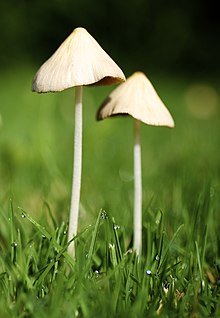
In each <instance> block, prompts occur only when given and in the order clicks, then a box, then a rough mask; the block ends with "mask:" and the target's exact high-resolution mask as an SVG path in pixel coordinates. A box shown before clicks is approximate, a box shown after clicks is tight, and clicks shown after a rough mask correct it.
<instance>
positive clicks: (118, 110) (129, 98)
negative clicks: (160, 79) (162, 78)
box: [97, 72, 174, 127]
mask: <svg viewBox="0 0 220 318" xmlns="http://www.w3.org/2000/svg"><path fill="white" fill-rule="evenodd" d="M119 114H128V115H130V116H132V117H134V118H136V119H138V120H140V121H142V122H143V123H145V124H148V125H154V126H168V127H174V121H173V118H172V116H171V115H170V113H169V111H168V109H167V108H166V106H165V105H164V103H163V102H162V101H161V99H160V97H159V96H158V95H157V93H156V91H155V89H154V87H153V85H152V84H151V82H150V81H149V80H148V78H147V77H146V76H145V74H144V73H142V72H135V73H134V74H133V75H131V76H130V77H129V78H128V79H127V80H126V82H124V83H122V84H121V85H119V86H118V87H116V88H115V89H114V90H113V91H112V92H111V94H110V95H109V96H108V97H107V98H106V100H105V101H104V102H103V104H102V105H101V107H100V109H99V111H98V113H97V119H98V120H101V119H104V118H107V117H110V116H114V115H119Z"/></svg>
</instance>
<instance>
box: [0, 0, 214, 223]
mask: <svg viewBox="0 0 220 318" xmlns="http://www.w3.org/2000/svg"><path fill="white" fill-rule="evenodd" d="M214 6H215V4H214V3H211V2H205V1H199V0H193V1H190V2H189V1H188V2H186V1H178V2H177V1H166V2H162V1H160V2H159V1H153V0H151V1H144V0H136V1H131V0H127V1H101V0H96V1H93V2H91V1H88V0H80V1H70V0H62V1H61V0H54V1H52V0H48V1H42V0H38V1H31V0H30V1H14V0H10V1H1V10H0V12H1V13H0V30H1V50H0V70H1V76H0V201H1V203H2V205H6V206H7V205H8V201H9V198H12V199H13V202H14V204H15V205H16V206H17V205H21V206H22V207H23V208H25V209H26V210H28V211H31V212H32V213H36V214H39V213H42V211H43V210H44V202H45V201H46V202H48V203H49V205H50V207H51V209H52V210H53V212H54V213H55V214H56V215H57V217H58V218H60V219H65V220H67V218H68V211H69V201H70V191H71V180H72V175H71V174H72V157H73V128H74V127H73V123H74V107H73V103H74V90H73V89H69V90H66V91H65V92H61V93H59V94H58V93H56V94H41V95H38V94H36V93H32V92H31V82H32V79H33V77H34V74H35V72H36V71H37V69H38V68H39V66H40V65H41V64H42V63H43V62H44V61H45V60H46V59H47V58H49V56H50V55H51V54H52V53H53V52H54V51H55V49H56V48H57V47H58V46H59V45H60V44H61V43H62V41H63V40H64V39H65V38H66V37H67V36H68V35H69V34H70V33H71V32H72V30H73V29H74V28H75V27H77V26H83V27H85V28H87V30H88V31H89V33H90V34H91V35H92V36H93V37H94V38H95V39H96V40H97V41H98V42H99V43H100V45H101V46H102V47H103V48H104V49H105V50H106V51H107V52H108V53H109V54H110V56H111V57H112V58H113V59H114V60H115V61H116V62H117V63H118V65H119V66H120V67H121V68H122V70H123V71H124V73H125V75H126V76H129V75H131V74H132V73H133V72H134V71H136V70H141V71H143V72H145V73H146V75H147V76H148V77H149V78H150V80H151V81H152V83H153V85H154V86H155V88H156V90H157V92H158V93H159V95H160V96H161V98H162V100H163V101H164V103H165V104H166V106H167V107H168V109H169V110H170V112H171V114H172V115H173V117H174V120H175V123H176V127H175V129H167V128H162V127H159V128H157V127H150V126H146V125H142V156H143V207H144V211H145V210H146V209H147V206H148V205H149V202H153V203H152V204H153V207H154V208H155V209H156V208H160V209H163V210H164V211H169V213H170V215H172V216H173V214H172V211H175V209H177V208H178V205H181V203H180V201H181V200H182V199H181V198H187V200H186V201H187V202H188V203H187V204H188V205H189V209H190V205H191V204H192V203H193V202H194V200H197V199H198V196H199V193H200V191H201V189H202V188H203V187H204V186H205V185H206V184H207V183H209V184H211V189H212V191H213V193H217V194H219V192H220V184H219V181H220V165H219V162H220V150H219V136H220V100H219V98H220V97H219V94H220V90H219V85H220V80H219V75H218V74H219V71H220V63H219V56H220V46H219V34H220V25H219V21H218V16H217V8H215V7H214ZM112 89H113V87H97V88H85V90H84V92H85V95H84V136H83V143H84V154H83V179H82V196H81V202H82V205H81V221H80V222H81V226H83V227H84V225H85V224H88V223H89V222H90V220H91V219H93V217H94V216H96V215H97V213H98V211H99V209H100V208H105V209H107V210H109V211H110V212H111V213H112V215H114V216H117V221H118V222H119V223H120V222H122V220H123V222H124V225H125V226H127V227H128V228H131V227H132V206H133V157H132V156H133V153H132V151H133V149H132V145H133V121H132V118H114V119H109V120H105V121H103V122H98V123H97V122H96V121H95V115H96V111H97V109H98V108H99V106H100V104H101V102H102V101H103V99H104V98H105V97H106V95H107V94H108V93H109V92H110V91H111V90H112ZM125 215H126V217H125Z"/></svg>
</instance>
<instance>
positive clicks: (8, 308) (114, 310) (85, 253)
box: [0, 188, 220, 317]
mask: <svg viewBox="0 0 220 318" xmlns="http://www.w3.org/2000/svg"><path fill="white" fill-rule="evenodd" d="M209 190H210V188H209V189H205V190H204V191H203V193H202V194H201V195H200V197H199V198H198V201H197V204H196V205H195V206H194V207H193V208H194V213H195V217H193V221H192V219H191V218H188V220H187V219H186V218H185V220H184V221H185V222H184V223H182V224H180V225H179V226H178V227H177V228H173V227H172V224H170V221H169V220H168V219H167V218H166V217H165V214H164V213H163V212H162V211H155V209H154V208H153V203H152V202H151V204H150V205H149V207H148V214H147V216H146V217H145V220H144V236H145V238H144V246H143V256H142V257H140V258H139V257H137V255H136V254H135V253H134V252H133V251H132V250H131V249H130V245H131V239H128V237H127V236H126V233H125V229H124V227H123V225H119V224H116V223H115V220H114V218H113V217H112V216H111V215H110V214H109V213H107V212H105V211H104V210H101V211H100V212H99V215H98V217H97V220H96V223H95V224H93V225H91V226H89V227H87V228H85V229H84V230H83V231H82V232H81V233H80V234H79V235H78V236H77V237H76V238H75V241H76V244H77V255H76V261H75V262H74V261H73V259H72V258H71V257H70V256H69V255H68V254H67V252H66V250H67V237H66V236H67V224H66V223H65V222H62V223H61V224H58V222H57V221H56V219H55V218H54V216H53V215H52V214H51V212H50V210H48V213H45V214H44V216H43V217H42V218H41V220H40V221H39V223H38V222H37V221H35V220H34V219H33V218H32V217H31V216H30V215H29V214H28V213H26V212H25V211H24V210H23V209H21V208H18V209H16V210H15V211H14V209H13V205H12V204H11V205H10V207H9V209H8V211H4V210H1V216H0V218H1V224H2V226H3V228H4V231H3V232H2V233H1V241H0V242H1V243H0V244H1V257H0V284H1V302H0V305H1V306H0V308H1V317H48V315H51V316H53V317H61V316H62V315H65V317H93V316H99V317H128V316H129V317H146V316H149V317H157V316H158V315H159V316H161V317H189V316H190V317H201V316H202V317H210V316H215V317H217V316H218V314H219V312H220V311H219V310H220V309H219V295H220V286H219V281H218V278H219V272H220V267H219V265H220V264H219V256H218V253H217V250H216V249H215V247H216V243H217V242H218V236H219V235H218V233H217V231H216V228H215V226H216V224H215V222H213V221H212V220H213V217H214V213H215V212H214V207H215V203H216V202H215V201H216V196H215V197H214V198H212V197H210V191H209ZM185 213H186V211H185ZM182 219H184V216H182Z"/></svg>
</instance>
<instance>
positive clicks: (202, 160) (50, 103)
mask: <svg viewBox="0 0 220 318" xmlns="http://www.w3.org/2000/svg"><path fill="white" fill-rule="evenodd" d="M34 72H35V70H33V68H31V67H27V68H23V69H18V70H15V71H14V72H12V71H11V72H7V73H5V74H4V76H2V78H1V80H0V87H1V93H0V94H1V109H0V115H1V118H2V121H1V126H0V169H1V170H0V173H1V174H0V176H1V177H0V189H1V192H0V222H1V230H0V293H1V297H0V317H1V318H6V317H48V316H49V315H50V316H51V317H55V318H56V317H61V316H62V315H63V316H65V317H158V316H159V317H169V318H170V317H171V318H172V317H219V315H220V305H219V304H220V301H219V295H220V285H219V275H220V253H219V241H220V238H219V216H218V215H219V209H220V200H219V197H220V169H219V162H220V158H219V157H220V151H219V146H218V145H219V130H220V128H219V127H220V125H219V122H220V118H219V117H220V116H219V103H218V104H217V106H216V109H215V112H213V113H210V114H209V115H208V116H207V117H206V118H203V119H201V118H200V116H199V114H197V115H195V112H192V111H191V110H190V107H188V106H187V105H188V104H187V103H186V98H185V97H186V94H187V92H188V89H189V87H192V85H191V84H192V82H191V81H190V80H189V79H185V80H183V79H179V78H167V77H160V76H159V77H157V76H153V78H154V77H155V80H154V81H153V82H154V84H155V86H156V88H157V90H158V91H159V93H160V96H163V100H164V101H165V103H166V104H167V106H168V108H169V109H170V111H171V113H172V114H173V117H174V118H175V122H176V128H175V129H173V130H171V129H166V128H156V127H149V126H144V125H142V159H143V187H144V189H143V255H142V257H141V258H140V259H138V258H137V257H136V255H135V253H134V252H133V251H132V249H131V248H132V229H133V226H132V209H133V159H132V144H133V122H132V119H131V118H114V119H112V120H106V121H103V122H100V123H97V122H96V121H95V120H94V119H95V112H96V110H97V108H98V106H99V105H100V103H101V102H102V100H103V99H104V97H105V96H106V94H107V93H108V92H109V91H110V90H111V89H112V88H109V87H107V88H101V87H100V88H88V89H85V98H84V105H85V106H84V128H85V129H84V157H83V180H82V196H81V208H80V232H79V235H78V236H77V237H76V238H75V240H76V244H77V258H76V259H77V261H76V262H73V260H72V259H71V258H70V257H69V255H68V254H67V253H66V248H67V238H66V236H67V235H66V234H67V229H68V224H67V220H68V211H69V199H70V191H71V189H70V187H71V178H72V177H71V172H72V156H73V127H72V125H73V114H74V110H73V95H74V93H73V92H72V90H68V91H66V92H63V93H61V94H46V95H45V94H43V95H37V94H33V93H31V92H30V83H31V79H32V77H33V74H34ZM151 78H152V77H151ZM217 84H218V83H212V82H211V81H210V82H209V86H210V85H212V86H214V87H215V85H216V86H217ZM211 98H212V96H210V102H211ZM207 107H209V105H207ZM210 109H212V108H210Z"/></svg>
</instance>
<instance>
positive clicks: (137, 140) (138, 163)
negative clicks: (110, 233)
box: [134, 120, 142, 256]
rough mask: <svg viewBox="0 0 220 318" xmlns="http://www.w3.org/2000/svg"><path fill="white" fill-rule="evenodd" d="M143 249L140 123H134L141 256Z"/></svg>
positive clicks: (136, 225) (136, 219)
mask: <svg viewBox="0 0 220 318" xmlns="http://www.w3.org/2000/svg"><path fill="white" fill-rule="evenodd" d="M141 248H142V180H141V145H140V121H139V120H135V123H134V250H135V251H136V253H137V255H139V256H140V255H141Z"/></svg>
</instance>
